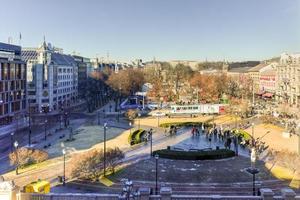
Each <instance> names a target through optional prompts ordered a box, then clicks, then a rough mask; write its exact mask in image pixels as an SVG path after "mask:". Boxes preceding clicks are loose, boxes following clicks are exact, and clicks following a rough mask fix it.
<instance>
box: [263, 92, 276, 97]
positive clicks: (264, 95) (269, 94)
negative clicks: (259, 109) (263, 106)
mask: <svg viewBox="0 0 300 200" xmlns="http://www.w3.org/2000/svg"><path fill="white" fill-rule="evenodd" d="M262 96H263V97H268V98H271V97H273V94H272V93H268V92H267V93H265V94H263V95H262Z"/></svg>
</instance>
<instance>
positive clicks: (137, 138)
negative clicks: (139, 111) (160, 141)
mask: <svg viewBox="0 0 300 200" xmlns="http://www.w3.org/2000/svg"><path fill="white" fill-rule="evenodd" d="M145 133H146V131H145V130H142V129H141V130H140V131H139V132H138V133H137V134H136V135H135V140H134V142H135V144H138V143H141V142H142V141H143V137H144V135H145Z"/></svg>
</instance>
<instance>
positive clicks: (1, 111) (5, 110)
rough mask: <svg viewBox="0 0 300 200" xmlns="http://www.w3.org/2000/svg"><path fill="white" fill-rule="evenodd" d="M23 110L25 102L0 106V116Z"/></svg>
mask: <svg viewBox="0 0 300 200" xmlns="http://www.w3.org/2000/svg"><path fill="white" fill-rule="evenodd" d="M24 109H26V100H23V101H16V102H10V103H5V104H0V115H6V114H10V113H13V112H18V111H20V110H24Z"/></svg>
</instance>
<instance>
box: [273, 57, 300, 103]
mask: <svg viewBox="0 0 300 200" xmlns="http://www.w3.org/2000/svg"><path fill="white" fill-rule="evenodd" d="M276 74H277V77H278V81H277V84H276V97H277V101H278V102H279V103H288V104H290V105H291V106H297V107H299V106H300V53H298V54H287V53H283V54H281V57H280V61H279V65H278V66H277V71H276Z"/></svg>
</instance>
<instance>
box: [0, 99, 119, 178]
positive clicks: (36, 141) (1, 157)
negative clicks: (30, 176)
mask: <svg viewBox="0 0 300 200" xmlns="http://www.w3.org/2000/svg"><path fill="white" fill-rule="evenodd" d="M113 103H114V102H109V103H108V104H106V105H104V106H103V107H101V108H100V109H99V110H101V111H102V110H103V109H106V110H108V107H109V105H111V104H113ZM96 113H97V111H95V112H94V113H91V114H85V113H70V115H69V119H70V125H69V127H68V128H63V129H60V127H61V125H60V124H59V122H57V123H51V124H48V127H51V128H47V129H46V132H47V140H46V141H45V129H44V127H45V125H44V123H40V124H36V125H34V126H32V134H31V141H32V146H31V147H34V148H39V149H43V148H44V146H45V145H48V144H53V143H54V142H55V141H57V140H58V139H59V137H60V136H62V135H65V136H68V135H69V133H70V129H69V128H70V127H72V129H73V130H75V129H76V128H78V127H80V126H81V125H83V124H85V123H89V122H90V121H93V120H94V119H95V118H96V117H97V115H96ZM106 120H109V119H106ZM49 121H52V122H53V121H57V120H49ZM56 129H58V131H56ZM59 129H60V130H59ZM28 136H29V129H28V128H27V129H25V130H20V131H17V132H15V134H14V136H13V137H11V136H10V135H6V136H1V137H0V163H1V165H0V174H3V173H5V172H7V171H9V170H12V169H13V167H11V166H10V165H9V158H8V155H9V153H10V152H11V150H13V148H12V144H13V142H14V141H18V143H19V147H23V146H28Z"/></svg>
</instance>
